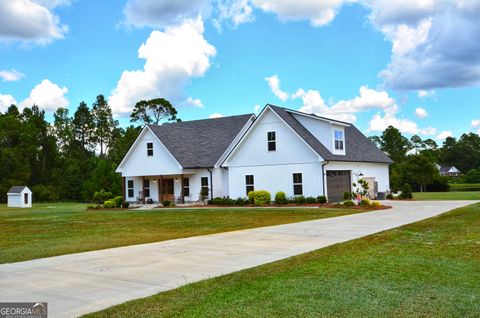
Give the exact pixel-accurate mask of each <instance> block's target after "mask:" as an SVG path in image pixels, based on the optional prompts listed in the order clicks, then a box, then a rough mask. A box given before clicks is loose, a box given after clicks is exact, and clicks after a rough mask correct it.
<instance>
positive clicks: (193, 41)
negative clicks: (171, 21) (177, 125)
mask: <svg viewBox="0 0 480 318" xmlns="http://www.w3.org/2000/svg"><path fill="white" fill-rule="evenodd" d="M203 32H204V28H203V22H202V20H201V19H199V18H198V19H195V20H187V21H185V22H183V23H182V24H181V25H179V26H174V27H168V28H166V29H165V31H164V32H160V31H153V32H152V33H151V34H150V36H149V38H148V39H147V41H146V42H145V43H144V44H142V45H141V47H140V48H139V50H138V57H139V58H140V59H144V60H145V65H144V66H143V69H142V70H136V71H124V72H123V73H122V75H121V77H120V80H119V81H118V83H117V86H116V88H115V89H114V90H113V91H112V93H111V95H110V97H109V103H110V105H111V107H112V109H113V111H114V113H115V114H116V115H119V116H128V115H129V114H130V112H131V110H132V109H133V106H134V105H135V103H137V102H138V101H139V100H146V99H152V98H157V97H164V98H166V99H168V100H170V101H171V102H172V103H174V104H178V103H180V104H184V103H188V99H187V98H186V97H185V93H184V88H185V86H186V85H187V84H189V83H190V81H191V79H192V78H195V77H201V76H203V75H204V74H205V73H206V72H207V70H208V69H209V68H210V59H211V58H212V57H214V56H215V54H216V50H215V48H214V47H213V46H212V45H211V44H209V43H208V42H207V41H206V40H205V38H204V37H203ZM190 101H191V102H192V101H193V102H194V103H197V106H198V102H195V100H193V99H190Z"/></svg>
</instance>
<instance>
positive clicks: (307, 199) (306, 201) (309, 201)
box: [305, 197, 317, 204]
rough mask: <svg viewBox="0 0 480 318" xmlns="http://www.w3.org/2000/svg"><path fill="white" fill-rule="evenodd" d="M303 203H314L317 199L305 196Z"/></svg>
mask: <svg viewBox="0 0 480 318" xmlns="http://www.w3.org/2000/svg"><path fill="white" fill-rule="evenodd" d="M305 203H307V204H314V203H317V199H315V198H314V197H306V198H305Z"/></svg>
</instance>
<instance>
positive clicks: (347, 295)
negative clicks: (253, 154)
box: [87, 204, 480, 318]
mask: <svg viewBox="0 0 480 318" xmlns="http://www.w3.org/2000/svg"><path fill="white" fill-rule="evenodd" d="M479 250H480V204H476V205H471V206H468V207H464V208H461V209H457V210H454V211H451V212H448V213H445V214H443V215H440V216H438V217H435V218H432V219H428V220H425V221H422V222H418V223H415V224H411V225H407V226H404V227H401V228H398V229H393V230H389V231H386V232H382V233H378V234H375V235H372V236H368V237H365V238H361V239H357V240H354V241H350V242H347V243H343V244H337V245H333V246H330V247H327V248H324V249H321V250H318V251H315V252H312V253H307V254H303V255H300V256H297V257H292V258H290V259H287V260H284V261H279V262H275V263H272V264H267V265H263V266H259V267H256V268H253V269H249V270H244V271H241V272H237V273H233V274H230V275H226V276H222V277H219V278H214V279H210V280H206V281H202V282H198V283H195V284H190V285H186V286H184V287H181V288H178V289H175V290H172V291H168V292H164V293H160V294H157V295H155V296H152V297H148V298H144V299H140V300H135V301H131V302H127V303H124V304H122V305H119V306H115V307H111V308H109V309H106V310H104V311H101V312H98V313H94V314H90V315H87V317H90V318H93V317H109V318H110V317H478V316H479V313H480V253H479Z"/></svg>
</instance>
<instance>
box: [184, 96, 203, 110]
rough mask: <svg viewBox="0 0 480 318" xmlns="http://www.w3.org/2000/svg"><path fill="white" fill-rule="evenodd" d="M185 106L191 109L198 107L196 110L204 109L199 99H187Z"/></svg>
mask: <svg viewBox="0 0 480 318" xmlns="http://www.w3.org/2000/svg"><path fill="white" fill-rule="evenodd" d="M187 104H188V105H190V106H193V107H198V108H204V107H205V106H203V103H202V101H201V100H200V99H198V98H195V99H193V98H192V97H189V98H187Z"/></svg>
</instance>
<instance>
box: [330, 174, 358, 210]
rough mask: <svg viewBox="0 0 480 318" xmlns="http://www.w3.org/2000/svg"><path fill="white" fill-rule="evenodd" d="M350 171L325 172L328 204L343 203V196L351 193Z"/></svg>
mask: <svg viewBox="0 0 480 318" xmlns="http://www.w3.org/2000/svg"><path fill="white" fill-rule="evenodd" d="M351 191H352V189H351V180H350V170H329V171H327V194H328V201H329V202H332V203H333V202H341V201H343V194H344V193H345V192H351Z"/></svg>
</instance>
